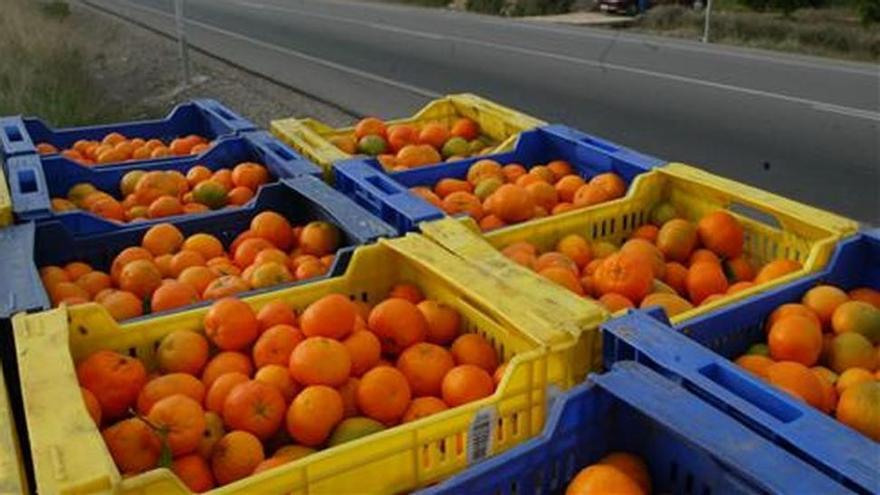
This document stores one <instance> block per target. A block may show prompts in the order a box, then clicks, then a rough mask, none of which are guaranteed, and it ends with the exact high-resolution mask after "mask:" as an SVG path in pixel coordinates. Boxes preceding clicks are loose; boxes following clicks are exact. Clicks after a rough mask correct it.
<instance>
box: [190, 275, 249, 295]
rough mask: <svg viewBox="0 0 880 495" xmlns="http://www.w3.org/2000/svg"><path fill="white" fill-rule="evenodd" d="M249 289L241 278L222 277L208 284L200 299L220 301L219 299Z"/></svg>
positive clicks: (233, 276) (232, 276)
mask: <svg viewBox="0 0 880 495" xmlns="http://www.w3.org/2000/svg"><path fill="white" fill-rule="evenodd" d="M250 289H251V286H250V285H248V283H247V282H245V281H244V279H242V278H241V277H238V276H235V275H224V276H221V277H220V278H218V279H216V280H214V281H213V282H211V283H210V284H208V287H207V288H206V289H205V292H204V293H203V294H202V299H205V300H209V299H220V298H221V297H229V296H233V295H235V294H238V293H240V292H245V291H248V290H250Z"/></svg>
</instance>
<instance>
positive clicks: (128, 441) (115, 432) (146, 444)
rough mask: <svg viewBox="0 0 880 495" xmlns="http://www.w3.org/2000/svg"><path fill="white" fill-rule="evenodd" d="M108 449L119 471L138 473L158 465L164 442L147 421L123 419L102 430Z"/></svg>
mask: <svg viewBox="0 0 880 495" xmlns="http://www.w3.org/2000/svg"><path fill="white" fill-rule="evenodd" d="M101 436H102V437H103V438H104V443H106V444H107V450H109V451H110V456H111V457H112V458H113V462H114V463H115V464H116V467H117V468H119V471H120V472H121V473H123V474H137V473H142V472H144V471H147V470H150V469H153V468H155V467H156V463H157V462H158V461H159V454H160V453H161V450H162V442H161V440H160V439H159V435H157V434H156V433H155V432H154V431H153V430H152V429H151V428H150V427H149V426H147V424H146V423H144V422H143V421H142V420H140V419H138V418H130V419H125V420H122V421H120V422H118V423H116V424H114V425H113V426H110V427H109V428H106V429H105V430H103V431H102V432H101Z"/></svg>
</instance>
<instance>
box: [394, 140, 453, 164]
mask: <svg viewBox="0 0 880 495" xmlns="http://www.w3.org/2000/svg"><path fill="white" fill-rule="evenodd" d="M396 161H397V166H398V167H401V168H403V169H407V168H416V167H421V166H424V165H431V164H434V163H439V162H441V161H443V157H442V156H440V153H439V152H438V151H437V150H436V149H435V148H434V147H432V146H431V145H423V144H409V145H406V146H404V147H403V148H401V150H400V151H399V152H398V153H397V160H396Z"/></svg>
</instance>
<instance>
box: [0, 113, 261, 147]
mask: <svg viewBox="0 0 880 495" xmlns="http://www.w3.org/2000/svg"><path fill="white" fill-rule="evenodd" d="M256 128H257V127H256V126H255V125H254V124H253V123H252V122H251V121H249V120H247V119H245V118H244V117H241V116H240V115H238V114H237V113H235V112H233V111H232V110H230V109H229V108H227V107H226V106H224V105H223V104H222V103H220V102H218V101H216V100H211V99H197V100H192V101H190V102H188V103H183V104H180V105H178V106H176V107H174V109H173V110H171V112H170V113H169V114H168V116H167V117H165V118H164V119H157V120H144V121H137V122H121V123H116V124H104V125H94V126H85V127H69V128H64V129H54V128H52V127H50V126H49V125H48V124H46V123H45V122H44V121H43V120H41V119H39V118H36V117H21V116H14V117H3V118H0V157H2V158H7V157H10V156H14V155H20V154H25V153H36V144H37V143H40V142H48V143H51V144H53V145H55V146H56V147H57V148H58V149H62V148H69V147H71V146H73V143H75V142H76V141H77V140H79V139H90V140H101V139H102V138H103V137H104V136H106V135H107V134H109V133H111V132H120V133H122V134H124V135H126V136H131V137H141V138H144V139H152V138H157V139H162V140H163V141H169V140H171V139H174V138H177V137H180V136H184V135H187V134H198V135H201V136H204V137H206V138H208V139H214V138H217V137H220V136H224V135H232V134H236V133H239V132H244V131H252V130H255V129H256Z"/></svg>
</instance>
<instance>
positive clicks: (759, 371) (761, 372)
mask: <svg viewBox="0 0 880 495" xmlns="http://www.w3.org/2000/svg"><path fill="white" fill-rule="evenodd" d="M734 362H735V363H736V364H737V365H738V366H740V367H742V368H745V369H746V371H748V372H749V373H752V374H754V375H757V376H759V377H761V378H763V379H765V380H766V379H767V368H769V367H770V366H772V365H773V363H774V361H773V360H772V359H770V358H768V357H767V356H761V355H758V354H746V355H743V356H740V357H738V358H737V359H736V361H734Z"/></svg>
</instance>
